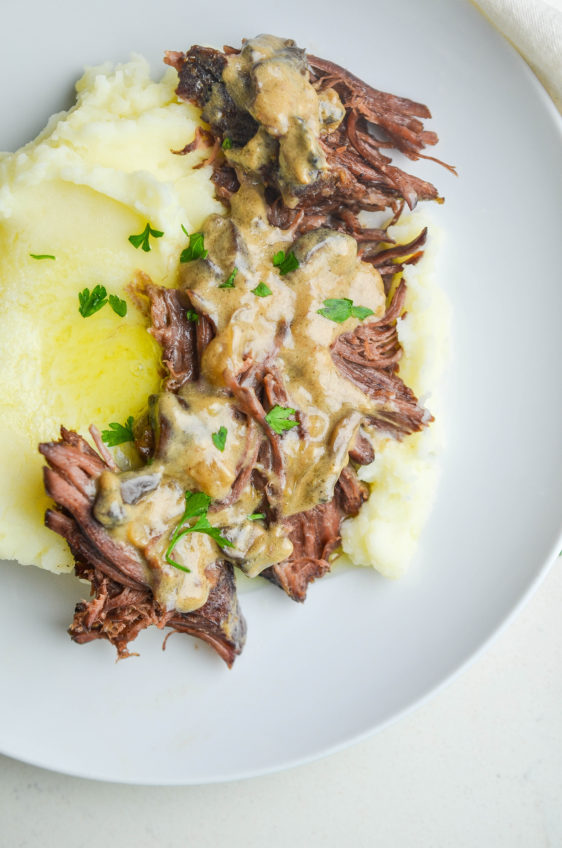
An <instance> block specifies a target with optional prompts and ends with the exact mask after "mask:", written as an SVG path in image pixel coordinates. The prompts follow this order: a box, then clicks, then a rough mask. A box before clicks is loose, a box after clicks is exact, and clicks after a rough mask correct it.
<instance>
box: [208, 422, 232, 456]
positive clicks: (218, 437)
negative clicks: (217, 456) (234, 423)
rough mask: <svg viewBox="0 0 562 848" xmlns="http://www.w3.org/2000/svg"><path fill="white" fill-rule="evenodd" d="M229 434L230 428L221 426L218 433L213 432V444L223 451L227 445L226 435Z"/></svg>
mask: <svg viewBox="0 0 562 848" xmlns="http://www.w3.org/2000/svg"><path fill="white" fill-rule="evenodd" d="M227 434H228V430H227V429H226V427H219V429H218V430H217V432H216V433H213V435H212V436H211V438H212V440H213V444H214V446H215V447H216V449H217V450H220V451H223V450H224V446H225V445H226V437H227Z"/></svg>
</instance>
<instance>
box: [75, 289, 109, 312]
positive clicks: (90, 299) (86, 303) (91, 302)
mask: <svg viewBox="0 0 562 848" xmlns="http://www.w3.org/2000/svg"><path fill="white" fill-rule="evenodd" d="M78 302H79V304H80V305H79V306H78V311H79V313H80V315H81V316H82V318H89V317H90V315H93V314H94V312H98V311H99V310H100V309H101V308H102V306H105V304H106V303H107V292H106V290H105V286H94V288H93V289H92V291H90V289H83V290H82V291H81V292H78Z"/></svg>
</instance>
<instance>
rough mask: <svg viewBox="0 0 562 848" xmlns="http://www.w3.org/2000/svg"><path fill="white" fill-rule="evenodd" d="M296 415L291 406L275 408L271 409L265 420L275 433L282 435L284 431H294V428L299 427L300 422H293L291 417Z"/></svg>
mask: <svg viewBox="0 0 562 848" xmlns="http://www.w3.org/2000/svg"><path fill="white" fill-rule="evenodd" d="M294 414H295V410H294V409H291V407H290V406H277V405H276V406H274V407H273V409H270V410H269V412H268V413H267V415H266V416H265V420H266V421H267V423H268V424H269V426H270V427H271V429H272V430H273V432H274V433H282V432H283V430H292V428H293V427H298V424H299V422H298V421H293V420H291V418H290V416H291V415H294Z"/></svg>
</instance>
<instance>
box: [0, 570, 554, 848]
mask: <svg viewBox="0 0 562 848" xmlns="http://www.w3.org/2000/svg"><path fill="white" fill-rule="evenodd" d="M560 562H561V561H560V560H559V561H558V562H557V563H556V564H555V565H554V567H553V568H552V569H551V571H550V573H549V574H548V575H547V577H546V578H545V580H544V581H543V582H542V584H541V586H540V587H539V588H538V590H537V591H536V593H535V595H534V597H533V598H532V599H531V600H530V601H529V602H528V604H527V605H526V607H525V608H524V609H523V611H522V612H520V614H519V615H518V616H517V618H516V619H515V620H514V621H513V622H511V624H510V625H508V627H507V628H506V629H505V630H504V631H503V632H502V633H501V634H500V636H499V637H498V638H497V639H496V641H495V643H494V644H493V645H492V646H491V647H490V648H489V649H488V650H487V652H486V653H485V654H484V655H483V656H481V657H479V658H478V659H477V660H476V661H475V662H474V663H473V664H472V666H470V667H469V668H468V670H466V671H465V672H464V673H463V674H462V675H460V676H459V677H458V678H457V679H456V680H454V681H453V682H452V683H451V684H450V685H449V686H448V687H447V688H446V689H445V690H443V691H441V692H440V693H439V694H437V695H436V696H435V697H433V698H432V699H431V700H430V701H429V702H428V703H426V704H425V705H423V706H422V707H420V708H419V709H418V710H417V711H415V712H413V713H411V714H410V715H408V716H406V717H403V718H402V719H400V720H399V721H398V722H396V723H395V724H393V725H392V726H391V727H388V728H386V729H385V730H383V731H382V732H380V733H379V734H377V735H375V736H374V737H372V738H371V739H368V740H367V741H365V742H362V743H360V744H359V745H356V746H354V747H353V748H350V749H348V750H347V751H344V752H342V753H339V754H334V755H332V756H331V757H328V758H327V759H324V760H320V761H318V762H316V763H312V764H311V765H307V766H301V767H300V768H296V769H292V770H289V771H286V772H283V773H281V774H276V775H270V776H267V777H261V778H255V779H252V780H246V781H240V782H237V783H230V784H220V785H216V786H201V787H180V788H178V787H154V788H152V787H135V786H120V785H115V784H109V783H95V782H93V781H88V780H80V779H78V778H71V777H65V776H62V775H57V774H53V773H50V772H46V771H43V770H41V769H37V768H34V767H32V766H28V765H24V764H22V763H18V762H15V761H13V760H9V759H7V758H1V757H0V845H1V846H2V848H28V847H29V848H31V847H33V848H34V846H36V845H41V846H42V848H93V846H96V848H97V846H100V845H104V844H111V845H113V846H117V848H152V846H158V848H176V846H182V848H184V846H197V848H207V846H209V848H211V846H212V848H214V847H215V846H220V845H224V846H228V848H239V847H240V848H242V846H244V848H253V846H260V848H261V846H267V848H286V846H296V848H300V846H304V847H305V848H315V846H323V848H331V846H343V848H348V846H349V848H363V846H365V848H370V846H376V848H558V846H560V845H562V805H561V802H560V785H561V783H562V628H561V626H560V610H561V609H562V568H561V567H560ZM100 725H101V723H100ZM272 732H274V729H273V730H272ZM90 736H91V740H92V744H95V738H96V729H95V728H92V729H91V734H90ZM139 745H142V739H139Z"/></svg>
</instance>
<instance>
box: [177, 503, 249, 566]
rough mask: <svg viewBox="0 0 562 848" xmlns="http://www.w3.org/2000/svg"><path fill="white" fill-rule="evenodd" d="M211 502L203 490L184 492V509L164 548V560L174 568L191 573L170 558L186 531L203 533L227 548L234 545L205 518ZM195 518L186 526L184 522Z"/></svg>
mask: <svg viewBox="0 0 562 848" xmlns="http://www.w3.org/2000/svg"><path fill="white" fill-rule="evenodd" d="M210 504H211V498H210V497H209V495H206V494H205V492H189V491H187V492H186V493H185V511H184V513H183V515H182V517H181V518H180V520H179V523H178V525H177V527H176V529H175V530H174V532H173V533H172V538H171V539H170V544H169V545H168V547H167V549H166V554H165V556H166V562H167V563H169V564H170V565H173V566H174V568H178V569H179V570H180V571H185V572H187V573H188V574H190V573H191V569H190V568H188V567H187V566H186V565H182V564H181V563H179V562H176V560H175V559H172V557H171V554H172V551H173V550H174V548H175V547H176V545H177V543H178V542H179V541H180V539H183V538H184V537H185V536H187V534H188V533H205V534H206V535H207V536H210V537H211V539H214V540H215V542H216V543H217V544H218V545H221V546H222V547H227V548H233V547H234V545H233V544H232V542H231V541H230V540H229V539H226V538H225V537H224V536H223V535H222V534H221V531H220V528H219V527H213V526H212V524H211V523H210V522H209V519H208V518H207V512H208V510H209V506H210ZM193 518H196V519H197V520H196V522H195V524H192V525H191V527H186V526H185V523H186V522H187V521H190V520H191V519H193Z"/></svg>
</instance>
